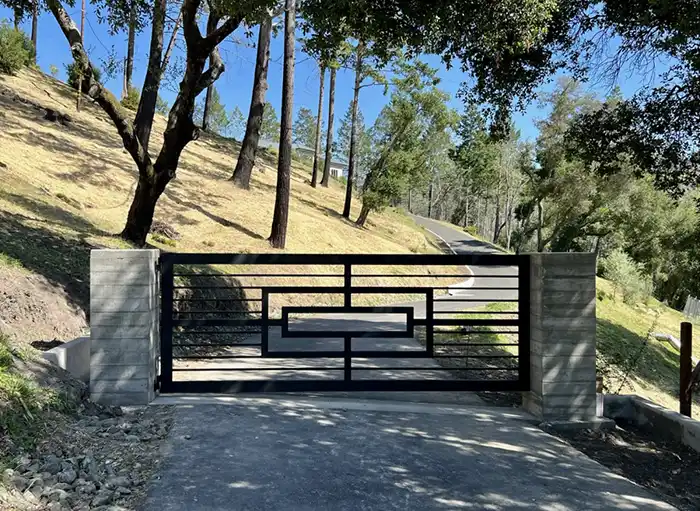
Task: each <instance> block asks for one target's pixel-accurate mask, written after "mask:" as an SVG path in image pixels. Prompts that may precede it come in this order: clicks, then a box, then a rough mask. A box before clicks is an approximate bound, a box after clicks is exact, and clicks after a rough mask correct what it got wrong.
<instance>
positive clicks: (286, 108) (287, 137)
mask: <svg viewBox="0 0 700 511" xmlns="http://www.w3.org/2000/svg"><path fill="white" fill-rule="evenodd" d="M295 16H296V2H295V0H285V13H284V69H283V73H282V123H281V124H282V125H281V130H280V148H279V160H278V161H277V189H276V191H275V209H274V214H273V217H272V232H271V233H270V238H269V241H270V245H272V246H273V247H274V248H284V246H285V245H286V243H287V223H288V221H289V194H290V181H291V172H292V169H291V166H292V109H293V100H294V29H295V26H296V22H295Z"/></svg>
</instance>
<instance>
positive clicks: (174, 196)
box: [163, 190, 264, 240]
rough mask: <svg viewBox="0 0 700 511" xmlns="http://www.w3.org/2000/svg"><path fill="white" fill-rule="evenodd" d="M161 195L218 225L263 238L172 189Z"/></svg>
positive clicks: (256, 237) (259, 238) (252, 236)
mask: <svg viewBox="0 0 700 511" xmlns="http://www.w3.org/2000/svg"><path fill="white" fill-rule="evenodd" d="M163 195H164V196H165V197H167V198H168V199H170V200H171V201H172V202H173V203H174V204H177V205H178V206H180V207H182V208H186V209H193V210H195V211H198V212H199V213H201V214H202V215H204V216H206V217H207V218H209V219H210V220H212V221H214V222H216V223H218V224H219V225H222V226H224V227H231V228H233V229H236V230H237V231H239V232H242V233H243V234H245V235H246V236H250V237H251V238H254V239H258V240H262V239H264V238H263V236H261V235H260V234H258V233H256V232H254V231H251V230H250V229H248V228H247V227H245V226H243V225H241V224H239V223H236V222H233V221H232V220H228V219H226V218H223V217H221V216H218V215H215V214H214V213H211V212H210V211H207V210H206V209H204V208H203V207H202V206H201V205H200V204H198V203H195V202H192V201H190V200H187V199H185V198H184V197H183V196H182V195H181V194H179V193H178V192H176V191H174V190H166V191H165V192H163Z"/></svg>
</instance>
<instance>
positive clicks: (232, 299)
mask: <svg viewBox="0 0 700 511" xmlns="http://www.w3.org/2000/svg"><path fill="white" fill-rule="evenodd" d="M226 289H231V288H226ZM173 302H262V298H173Z"/></svg>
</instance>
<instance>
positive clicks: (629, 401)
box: [604, 394, 700, 452]
mask: <svg viewBox="0 0 700 511" xmlns="http://www.w3.org/2000/svg"><path fill="white" fill-rule="evenodd" d="M604 403H605V412H604V413H605V416H606V417H609V418H611V419H623V420H626V421H629V422H632V423H633V424H635V425H637V426H640V427H651V428H653V429H654V431H655V432H658V433H659V434H661V435H664V436H666V437H667V438H670V439H673V440H679V441H681V442H683V443H684V444H685V445H687V446H688V447H690V448H691V449H693V450H694V451H697V452H700V421H696V420H694V419H691V418H690V417H686V416H685V415H681V414H680V413H678V412H674V411H673V410H669V409H667V408H664V407H663V406H660V405H657V404H656V403H652V402H651V401H647V400H646V399H644V398H642V397H639V396H637V395H615V394H606V395H605V396H604Z"/></svg>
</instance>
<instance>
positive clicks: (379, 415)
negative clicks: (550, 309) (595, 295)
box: [143, 396, 674, 511]
mask: <svg viewBox="0 0 700 511" xmlns="http://www.w3.org/2000/svg"><path fill="white" fill-rule="evenodd" d="M170 402H172V400H171V401H170ZM450 509H455V510H461V509H471V510H490V511H498V510H514V511H516V510H517V511H522V510H542V511H568V510H582V511H583V510H585V511H589V510H625V511H634V510H649V511H652V510H656V511H658V510H671V509H674V508H673V507H671V506H669V505H667V504H665V503H663V502H661V501H659V500H658V499H656V498H655V497H653V496H652V495H651V494H649V493H648V492H647V491H646V490H644V489H642V488H640V487H639V486H637V485H635V484H633V483H631V482H629V481H627V480H625V479H624V478H622V477H620V476H617V475H615V474H612V473H610V472H609V471H607V470H606V469H605V468H604V467H602V466H601V465H599V464H597V463H595V462H594V461H592V460H590V459H589V458H587V457H585V456H584V455H583V454H581V453H579V452H577V451H575V450H574V449H573V448H571V447H569V446H567V445H566V444H564V443H562V442H561V441H559V440H558V439H556V438H554V437H552V436H550V435H547V434H546V433H544V432H542V431H541V430H539V429H538V428H537V427H535V426H533V425H532V424H531V422H530V421H529V420H528V418H527V416H525V415H524V414H521V413H518V412H516V411H510V410H509V409H497V408H487V407H469V406H445V405H435V404H432V405H417V404H412V403H392V402H385V401H370V400H365V401H362V400H351V401H338V400H329V399H326V398H315V399H314V398H304V399H300V400H298V399H295V398H287V397H281V396H280V397H273V398H268V399H254V398H237V399H234V404H231V405H207V404H198V405H189V404H184V405H181V406H180V407H178V408H177V410H176V414H175V425H174V428H173V430H172V432H171V437H170V438H169V440H168V446H167V450H166V452H165V459H164V461H163V463H162V465H161V471H160V473H159V474H158V475H157V478H156V479H154V480H153V482H152V485H151V487H150V490H149V493H148V499H147V502H146V505H145V506H144V508H143V511H160V510H169V511H204V510H211V511H224V510H226V511H232V510H260V511H276V510H280V511H297V510H298V511H312V510H313V511H328V510H333V511H345V510H347V511H359V510H371V511H390V510H396V511H411V510H416V511H418V510H450Z"/></svg>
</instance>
